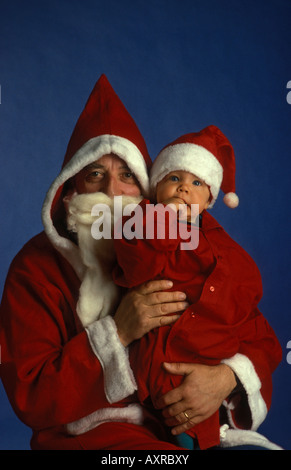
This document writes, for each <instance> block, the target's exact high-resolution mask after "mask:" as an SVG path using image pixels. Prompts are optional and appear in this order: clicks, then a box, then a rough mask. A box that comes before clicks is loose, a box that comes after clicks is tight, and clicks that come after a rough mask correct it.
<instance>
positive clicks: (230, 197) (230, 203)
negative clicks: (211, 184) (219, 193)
mask: <svg viewBox="0 0 291 470" xmlns="http://www.w3.org/2000/svg"><path fill="white" fill-rule="evenodd" d="M223 202H224V204H226V205H227V207H229V208H230V209H235V208H236V207H237V206H238V205H239V198H238V195H237V194H236V193H226V194H225V195H224V197H223Z"/></svg>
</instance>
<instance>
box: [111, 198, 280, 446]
mask: <svg viewBox="0 0 291 470" xmlns="http://www.w3.org/2000/svg"><path fill="white" fill-rule="evenodd" d="M140 207H142V209H143V218H142V220H140V222H141V224H140V225H142V226H143V231H142V232H141V233H143V234H146V226H147V224H152V221H153V220H156V227H155V230H154V233H155V234H157V233H161V232H160V228H159V227H157V225H159V224H163V218H162V217H160V218H158V217H157V218H156V219H154V217H153V213H154V212H155V210H156V209H155V206H154V205H152V204H150V201H148V200H144V201H142V203H141V204H140ZM160 212H161V211H160ZM170 219H171V223H172V224H175V223H176V221H177V216H176V214H174V217H173V216H172V217H171V218H170ZM125 220H126V218H125ZM125 220H124V222H125ZM167 221H168V219H166V222H167ZM165 226H166V227H165V237H163V238H157V237H154V238H146V237H144V238H132V239H127V238H126V237H123V238H122V239H115V241H114V243H115V250H116V254H117V261H118V265H119V266H118V267H117V268H116V269H115V271H114V273H113V277H114V280H115V282H116V283H117V284H119V285H121V286H123V287H128V288H131V287H135V286H137V285H139V284H140V283H142V282H145V281H148V280H151V279H171V280H172V281H173V283H174V285H173V288H172V290H178V291H181V292H184V293H186V295H187V299H186V300H187V301H188V303H189V307H188V308H187V309H186V310H185V311H184V312H183V314H182V315H181V318H180V319H179V320H178V321H177V322H176V323H174V324H173V325H171V326H163V327H160V328H156V329H154V330H152V331H150V332H149V333H148V334H147V335H145V336H144V337H143V338H141V340H139V341H135V342H134V343H133V344H132V345H131V346H130V363H131V365H132V368H133V371H134V375H135V378H136V381H137V385H138V397H139V399H140V401H141V402H142V403H146V402H147V399H148V397H151V400H152V402H153V404H154V405H155V403H156V401H157V399H158V398H160V397H161V396H162V395H164V394H165V393H166V392H168V391H169V390H171V389H173V388H174V387H177V386H178V385H179V384H180V382H181V380H183V378H182V377H180V376H176V375H174V376H171V375H170V374H169V373H167V372H165V371H164V369H163V367H162V363H163V362H164V361H166V362H189V363H202V364H208V365H216V364H219V363H221V362H224V363H234V362H235V361H238V362H239V361H240V360H241V359H242V358H243V357H244V355H248V351H250V349H251V348H250V349H249V345H250V344H254V345H255V349H256V351H257V354H256V359H255V361H256V362H255V369H256V370H259V371H260V372H261V373H262V375H263V376H267V375H268V373H269V371H273V370H274V369H275V368H276V367H277V365H278V362H279V361H280V358H281V348H280V345H279V343H278V340H277V338H276V336H275V334H274V332H273V330H272V328H271V327H270V326H269V324H268V322H267V321H266V319H265V318H264V317H263V315H262V314H261V313H260V312H259V310H258V308H257V304H258V302H259V300H260V298H261V295H262V285H261V278H260V273H259V271H258V268H257V266H256V265H255V263H254V261H253V260H252V259H251V257H250V256H249V255H248V254H247V253H246V252H245V251H244V250H243V249H242V248H241V247H240V246H239V245H238V244H237V243H236V242H235V241H234V240H232V239H231V238H230V237H229V236H228V235H227V233H226V232H225V231H224V230H223V228H222V227H221V226H220V225H219V224H218V223H217V222H216V221H215V219H214V218H213V217H212V216H211V215H210V214H209V213H208V212H204V213H203V217H202V224H201V227H200V229H199V228H196V227H194V228H192V230H199V244H198V246H197V248H196V249H194V250H189V249H187V250H185V249H183V243H185V242H184V241H183V238H184V233H183V238H181V236H179V234H178V236H177V237H176V238H169V234H171V233H172V234H173V233H174V230H173V229H171V226H169V225H168V224H167V223H166V224H165ZM176 231H177V232H178V230H176ZM137 259H141V260H143V265H142V269H141V268H140V264H139V263H137V262H136V260H137ZM260 349H261V352H260ZM265 354H267V355H268V357H269V360H268V363H266V362H265V360H264V359H263V357H264V355H265ZM244 360H245V361H246V359H244ZM248 366H249V367H252V365H251V364H250V363H249V364H248ZM234 370H235V368H234ZM238 374H239V376H240V377H241V371H240V372H238ZM255 380H257V379H255ZM253 385H254V383H252V384H251V383H248V387H252V386H253ZM260 393H261V394H262V396H263V397H264V401H265V403H266V405H267V406H266V408H267V407H268V406H270V402H271V384H270V383H268V385H267V384H265V385H263V387H262V388H261V390H260ZM230 401H231V400H230ZM224 406H225V409H226V411H227V412H229V411H230V409H231V406H230V405H229V403H227V402H226V403H224ZM265 411H266V410H265ZM253 413H254V414H253V416H255V414H256V411H255V406H254V409H253ZM223 415H224V414H223ZM222 422H223V421H222ZM222 422H221V419H220V416H219V411H217V412H216V413H215V414H214V415H213V416H211V417H210V418H208V419H207V420H205V421H204V422H202V423H200V424H198V425H196V426H195V427H194V428H192V429H190V430H189V431H188V434H189V435H191V436H192V437H194V438H196V439H197V440H198V442H199V447H200V448H201V449H205V448H209V447H213V446H215V445H219V444H220V426H221V424H222ZM232 422H233V424H234V425H235V426H236V427H241V428H247V427H250V428H251V429H255V428H256V426H257V425H256V423H255V420H254V421H253V422H252V421H251V419H250V414H249V413H247V412H246V413H245V414H243V415H242V416H235V414H234V416H233V418H232Z"/></svg>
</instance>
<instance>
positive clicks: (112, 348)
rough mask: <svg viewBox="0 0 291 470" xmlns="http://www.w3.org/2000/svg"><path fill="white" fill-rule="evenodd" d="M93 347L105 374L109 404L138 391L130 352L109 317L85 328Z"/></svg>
mask: <svg viewBox="0 0 291 470" xmlns="http://www.w3.org/2000/svg"><path fill="white" fill-rule="evenodd" d="M85 330H86V332H87V335H88V338H89V342H90V344H91V347H92V349H93V351H94V353H95V355H96V356H97V358H98V359H99V361H100V363H101V365H102V368H103V372H104V387H105V395H106V398H107V400H108V402H109V403H116V402H118V401H120V400H122V399H123V398H125V397H127V396H129V395H132V394H133V393H134V392H135V390H137V385H136V381H135V378H134V375H133V372H132V370H131V367H130V363H129V359H128V350H127V348H125V347H124V346H123V345H122V344H121V342H120V340H119V337H118V334H117V329H116V325H115V322H114V320H113V318H112V317H110V316H107V317H104V318H102V319H100V320H98V321H95V322H93V323H91V325H89V326H88V327H87V328H85Z"/></svg>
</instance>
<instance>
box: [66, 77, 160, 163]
mask: <svg viewBox="0 0 291 470" xmlns="http://www.w3.org/2000/svg"><path fill="white" fill-rule="evenodd" d="M106 134H110V135H117V136H119V137H124V138H125V139H128V140H130V142H133V143H134V144H135V145H136V146H137V148H138V149H139V150H140V152H141V153H142V155H143V157H144V159H145V163H146V165H147V167H148V168H149V167H150V165H151V159H150V157H149V154H148V150H147V147H146V144H145V141H144V138H143V137H142V135H141V133H140V131H139V129H138V127H137V125H136V123H135V121H134V120H133V118H132V117H131V116H130V114H129V112H128V111H127V109H126V108H125V106H124V105H123V103H122V102H121V100H120V98H119V97H118V96H117V94H116V93H115V91H114V90H113V88H112V86H111V85H110V83H109V81H108V80H107V78H106V76H105V75H101V77H100V78H99V80H98V81H97V83H96V84H95V86H94V89H93V90H92V93H91V94H90V96H89V98H88V101H87V103H86V105H85V108H84V110H83V112H82V113H81V115H80V117H79V119H78V122H77V124H76V126H75V129H74V131H73V134H72V136H71V139H70V141H69V144H68V148H67V152H66V155H65V159H64V163H63V166H65V165H66V163H68V161H70V160H71V158H72V156H73V155H74V154H75V153H76V152H77V150H79V149H80V148H81V147H82V145H83V144H85V143H86V142H88V141H89V140H90V139H92V138H93V137H97V136H100V135H106Z"/></svg>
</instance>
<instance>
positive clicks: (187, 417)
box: [183, 411, 190, 421]
mask: <svg viewBox="0 0 291 470" xmlns="http://www.w3.org/2000/svg"><path fill="white" fill-rule="evenodd" d="M183 413H184V416H185V418H186V419H187V421H188V420H189V419H190V416H189V415H188V414H187V413H186V411H183Z"/></svg>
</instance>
